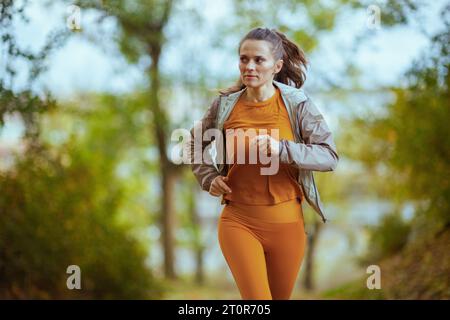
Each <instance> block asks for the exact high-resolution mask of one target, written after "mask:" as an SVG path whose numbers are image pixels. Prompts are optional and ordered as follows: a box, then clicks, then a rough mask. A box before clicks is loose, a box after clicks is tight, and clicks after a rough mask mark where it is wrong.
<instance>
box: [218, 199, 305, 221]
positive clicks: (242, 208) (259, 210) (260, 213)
mask: <svg viewBox="0 0 450 320" xmlns="http://www.w3.org/2000/svg"><path fill="white" fill-rule="evenodd" d="M225 201H226V203H227V204H226V207H227V212H228V213H229V214H232V215H234V216H236V217H238V218H244V219H245V218H250V219H258V220H260V221H265V222H276V223H288V222H296V221H299V220H300V219H303V214H302V205H301V199H300V198H298V197H296V198H293V199H289V200H286V201H283V202H279V203H275V204H270V205H253V204H246V203H242V202H239V201H234V200H225Z"/></svg>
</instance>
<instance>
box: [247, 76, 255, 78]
mask: <svg viewBox="0 0 450 320" xmlns="http://www.w3.org/2000/svg"><path fill="white" fill-rule="evenodd" d="M245 77H246V78H256V76H245Z"/></svg>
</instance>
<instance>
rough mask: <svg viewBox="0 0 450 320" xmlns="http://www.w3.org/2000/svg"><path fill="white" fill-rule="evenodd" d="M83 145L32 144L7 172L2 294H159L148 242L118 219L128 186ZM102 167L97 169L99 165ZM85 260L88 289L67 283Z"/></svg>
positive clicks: (3, 179)
mask: <svg viewBox="0 0 450 320" xmlns="http://www.w3.org/2000/svg"><path fill="white" fill-rule="evenodd" d="M92 168H93V167H92V166H91V163H90V162H89V161H88V159H87V158H86V157H83V156H81V155H80V154H79V152H78V151H77V150H76V149H73V148H67V149H62V150H59V151H57V152H55V150H54V149H53V150H52V151H50V150H48V149H47V148H45V147H42V148H40V149H36V150H34V149H30V150H29V151H28V152H27V153H26V154H24V155H23V156H22V157H21V159H20V160H18V162H17V163H16V166H15V168H14V169H13V170H11V171H10V172H7V173H4V174H2V175H1V176H0V190H2V192H1V193H0V288H1V290H0V296H1V297H2V298H37V299H48V298H63V299H64V298H80V299H90V298H100V299H108V298H118V299H130V298H134V299H140V298H158V297H160V296H161V293H162V287H161V286H160V284H158V283H157V282H156V281H155V279H154V278H153V276H152V274H151V272H150V270H149V269H148V267H147V266H146V265H145V259H146V257H147V248H145V247H144V246H142V245H141V244H140V243H139V242H137V241H136V240H135V239H133V238H132V237H131V236H130V235H129V230H127V229H126V228H125V227H123V226H120V225H117V224H116V223H115V216H116V215H117V211H118V207H119V206H120V203H121V201H122V192H121V189H120V187H118V184H117V183H115V182H114V180H113V177H112V176H111V175H110V176H109V179H107V180H102V179H101V178H102V177H99V176H98V174H96V172H95V171H93V169H92ZM94 168H95V167H94ZM72 264H75V265H78V266H80V268H81V272H82V273H81V274H82V290H74V291H70V290H68V289H67V288H66V279H67V277H68V275H67V274H66V268H67V267H68V266H69V265H72Z"/></svg>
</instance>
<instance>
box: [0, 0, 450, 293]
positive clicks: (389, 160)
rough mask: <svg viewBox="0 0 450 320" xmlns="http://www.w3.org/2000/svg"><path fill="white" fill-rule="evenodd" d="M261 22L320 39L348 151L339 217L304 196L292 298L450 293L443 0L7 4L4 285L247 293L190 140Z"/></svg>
mask: <svg viewBox="0 0 450 320" xmlns="http://www.w3.org/2000/svg"><path fill="white" fill-rule="evenodd" d="M259 26H263V27H269V28H277V29H279V30H280V31H282V32H284V33H286V35H287V36H288V37H289V38H290V39H292V40H294V41H295V42H296V43H297V44H298V45H299V46H300V47H301V48H302V49H303V50H304V51H305V52H306V54H307V57H308V58H309V62H310V64H309V69H308V73H307V81H306V84H305V86H304V89H305V90H306V91H307V92H308V93H309V95H310V96H311V97H312V99H313V100H314V101H315V103H316V104H317V106H318V107H319V109H320V110H321V112H322V113H323V114H324V117H325V119H326V121H327V123H328V124H329V127H330V129H331V130H332V132H333V134H334V137H335V141H336V144H337V149H338V152H339V155H340V162H339V165H338V168H337V169H336V171H334V172H327V173H322V172H320V173H316V175H315V176H316V182H317V184H318V188H319V190H320V192H321V197H322V200H323V202H324V204H325V213H326V215H327V217H328V218H329V221H328V222H327V223H326V224H323V223H322V222H321V221H320V219H319V217H318V216H317V214H316V213H315V212H313V211H312V209H311V208H310V207H309V206H308V205H304V212H305V219H306V227H307V231H308V234H309V236H308V247H307V252H306V255H305V258H304V261H303V265H302V267H301V271H300V273H299V276H298V279H297V283H296V286H295V290H294V293H293V295H292V299H449V298H450V180H449V177H450V161H449V160H450V126H449V121H450V104H449V102H450V97H449V80H450V78H449V60H450V59H449V43H450V41H449V40H450V39H449V38H450V37H449V30H450V3H449V2H448V1H443V0H439V1H413V0H399V1H390V0H385V1H381V0H380V1H354V0H336V1H330V0H327V1H322V0H314V1H309V0H308V1H284V0H280V1H265V0H259V1H243V0H240V1H237V0H235V1H233V0H216V1H206V0H179V1H178V0H174V1H156V0H153V1H150V0H149V1H132V0H129V1H125V0H123V1H120V0H116V1H106V0H105V1H99V0H97V1H96V0H86V1H46V0H30V1H25V0H23V1H14V0H3V1H0V35H1V38H0V298H2V299H27V298H32V299H56V298H57V299H73V298H76V299H91V298H98V299H240V295H239V292H238V290H237V288H236V286H235V284H234V281H233V279H232V276H231V273H230V271H229V269H228V266H227V265H226V263H225V260H224V258H223V256H222V253H221V251H220V248H219V243H218V240H217V221H218V217H219V216H220V213H221V210H222V206H221V205H220V199H219V198H215V197H212V196H210V195H209V194H208V193H207V192H204V191H201V189H200V187H199V186H198V184H197V182H196V180H195V178H194V176H193V174H192V172H191V171H190V168H189V166H188V165H177V164H175V163H174V162H173V161H172V160H171V154H172V151H173V150H174V146H175V145H176V144H177V143H178V142H177V141H172V140H171V134H172V132H173V131H174V130H175V129H177V128H185V129H190V128H191V127H192V126H193V123H194V121H195V120H199V119H200V118H201V117H202V115H203V114H204V112H205V111H206V109H207V107H208V106H209V105H210V103H211V101H212V100H213V99H214V97H215V96H216V95H217V93H218V92H217V90H218V89H220V88H225V87H228V86H231V85H232V84H233V83H234V81H235V80H236V79H237V78H238V77H239V70H238V53H237V46H238V42H239V40H240V39H241V38H242V37H243V36H244V35H245V34H246V33H247V32H248V31H249V30H250V29H252V28H254V27H259ZM70 265H77V266H79V267H80V270H81V287H82V288H81V289H80V290H77V289H74V290H69V289H68V288H67V285H66V281H67V278H68V277H69V276H70V274H68V273H67V268H68V266H70ZM373 265H375V266H378V267H379V268H380V269H379V270H380V278H381V289H369V288H368V286H367V279H368V278H369V276H371V272H370V271H369V273H368V268H369V269H370V266H373Z"/></svg>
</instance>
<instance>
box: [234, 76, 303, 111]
mask: <svg viewBox="0 0 450 320" xmlns="http://www.w3.org/2000/svg"><path fill="white" fill-rule="evenodd" d="M272 83H273V84H274V85H275V86H276V87H278V88H279V89H280V91H281V96H282V97H283V101H284V103H288V104H289V107H290V108H292V109H294V108H295V106H296V105H298V104H299V103H300V102H303V101H305V100H307V99H308V97H307V95H306V93H305V92H304V91H303V89H298V88H295V87H292V86H289V85H287V84H284V83H282V82H279V81H276V80H272ZM245 90H246V88H243V89H241V90H239V91H237V92H234V93H231V94H229V95H227V98H226V102H225V108H226V107H227V106H230V105H231V106H234V104H235V103H236V102H237V100H238V99H239V97H240V96H241V95H242V94H243V93H244V91H245Z"/></svg>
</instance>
